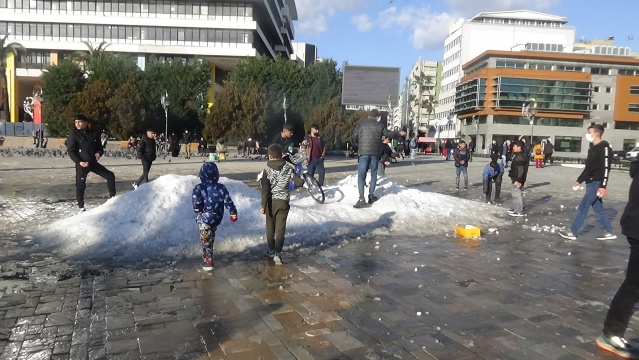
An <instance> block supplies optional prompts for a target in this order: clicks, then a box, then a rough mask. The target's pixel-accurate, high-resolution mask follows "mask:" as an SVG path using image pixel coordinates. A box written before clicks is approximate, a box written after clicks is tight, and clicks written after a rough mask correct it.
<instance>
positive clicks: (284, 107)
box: [282, 95, 288, 124]
mask: <svg viewBox="0 0 639 360" xmlns="http://www.w3.org/2000/svg"><path fill="white" fill-rule="evenodd" d="M287 107H288V105H286V95H284V101H282V108H283V109H284V124H286V121H287V120H286V108H287Z"/></svg>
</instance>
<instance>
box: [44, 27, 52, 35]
mask: <svg viewBox="0 0 639 360" xmlns="http://www.w3.org/2000/svg"><path fill="white" fill-rule="evenodd" d="M44 36H51V24H44Z"/></svg>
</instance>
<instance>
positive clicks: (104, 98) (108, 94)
mask: <svg viewBox="0 0 639 360" xmlns="http://www.w3.org/2000/svg"><path fill="white" fill-rule="evenodd" d="M45 96H46V95H45ZM112 97H113V89H112V88H111V86H110V85H109V82H108V81H107V80H105V79H100V80H96V81H94V82H92V83H89V84H87V85H86V86H85V87H84V89H83V90H82V91H80V92H79V93H77V94H76V95H75V96H74V97H73V99H71V101H70V102H69V105H67V108H66V109H65V110H64V113H63V115H64V116H65V117H66V118H67V119H71V118H73V116H74V115H75V114H78V113H80V114H84V115H86V116H87V117H88V118H89V119H90V120H91V127H92V128H93V129H94V130H96V131H99V130H106V129H108V128H109V123H110V120H111V108H110V107H109V105H108V104H109V102H110V100H111V98H112Z"/></svg>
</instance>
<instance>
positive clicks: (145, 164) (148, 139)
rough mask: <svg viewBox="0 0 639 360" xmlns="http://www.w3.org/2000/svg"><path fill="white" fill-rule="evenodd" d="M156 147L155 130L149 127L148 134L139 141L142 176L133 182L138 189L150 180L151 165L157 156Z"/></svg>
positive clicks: (134, 187)
mask: <svg viewBox="0 0 639 360" xmlns="http://www.w3.org/2000/svg"><path fill="white" fill-rule="evenodd" d="M156 149H157V147H156V145H155V131H154V130H153V129H147V130H146V134H144V136H142V139H140V142H138V158H139V159H140V160H142V176H140V178H139V179H138V181H136V182H134V183H133V189H137V188H138V186H140V185H142V184H144V183H148V182H149V171H151V165H152V164H153V162H154V161H155V159H156V156H157V155H156V154H157V153H156Z"/></svg>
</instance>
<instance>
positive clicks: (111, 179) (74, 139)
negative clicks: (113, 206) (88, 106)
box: [66, 114, 115, 211]
mask: <svg viewBox="0 0 639 360" xmlns="http://www.w3.org/2000/svg"><path fill="white" fill-rule="evenodd" d="M88 125H89V119H88V118H87V117H86V116H84V115H81V114H80V115H76V116H75V118H74V128H73V131H71V133H70V134H69V137H67V141H66V144H67V153H68V154H69V158H70V159H71V160H72V161H73V162H74V163H75V197H76V200H77V202H78V207H79V208H80V211H84V210H85V209H84V191H85V190H86V188H87V175H89V173H90V172H92V173H94V174H96V175H98V176H100V177H102V178H103V179H105V180H106V181H107V188H108V189H109V197H110V198H111V197H114V196H115V175H114V174H113V172H111V171H109V170H107V169H106V168H105V167H104V166H102V165H101V164H100V163H98V161H99V160H100V158H101V157H102V154H104V149H103V148H102V144H101V143H100V137H99V136H98V135H97V134H95V133H94V132H92V131H91V130H90V129H88Z"/></svg>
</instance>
